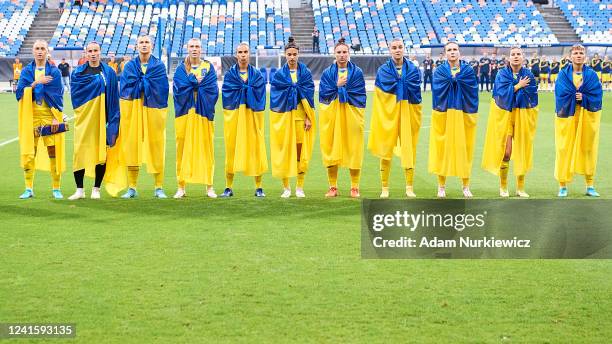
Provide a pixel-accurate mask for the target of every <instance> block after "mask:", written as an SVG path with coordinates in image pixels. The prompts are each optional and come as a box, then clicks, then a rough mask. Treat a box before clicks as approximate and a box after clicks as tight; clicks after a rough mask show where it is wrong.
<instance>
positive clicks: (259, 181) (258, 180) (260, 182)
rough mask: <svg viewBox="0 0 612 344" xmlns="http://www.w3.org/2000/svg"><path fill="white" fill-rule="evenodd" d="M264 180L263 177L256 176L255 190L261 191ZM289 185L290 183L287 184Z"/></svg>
mask: <svg viewBox="0 0 612 344" xmlns="http://www.w3.org/2000/svg"><path fill="white" fill-rule="evenodd" d="M262 179H263V177H262V176H256V177H255V188H257V189H261V184H262ZM287 184H289V183H288V182H287Z"/></svg>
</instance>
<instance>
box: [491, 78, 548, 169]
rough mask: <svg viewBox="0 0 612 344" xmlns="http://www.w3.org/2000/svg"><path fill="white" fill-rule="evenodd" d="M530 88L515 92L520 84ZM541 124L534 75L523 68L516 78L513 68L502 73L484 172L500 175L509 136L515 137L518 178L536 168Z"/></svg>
mask: <svg viewBox="0 0 612 344" xmlns="http://www.w3.org/2000/svg"><path fill="white" fill-rule="evenodd" d="M524 77H529V85H527V86H526V87H523V88H521V89H519V90H518V91H516V92H514V86H515V85H516V84H518V82H519V80H521V79H522V78H524ZM537 121H538V85H537V83H536V81H535V78H534V76H533V73H531V71H530V70H529V69H527V68H521V69H520V71H519V72H518V75H517V76H516V77H515V76H514V74H513V72H512V68H510V67H506V68H503V69H500V70H499V72H498V73H497V77H496V78H495V84H494V85H493V97H492V99H491V107H490V111H489V119H488V123H487V134H486V137H485V146H484V151H483V156H482V168H484V169H485V170H487V171H489V172H491V173H493V174H495V175H499V168H500V167H501V163H502V160H503V158H504V153H505V151H506V141H507V137H508V136H512V156H511V159H512V160H513V161H514V174H515V175H517V176H523V175H525V174H527V171H529V170H530V169H531V166H532V164H533V140H534V138H535V130H536V124H537Z"/></svg>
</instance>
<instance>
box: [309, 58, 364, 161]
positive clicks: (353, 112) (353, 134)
mask: <svg viewBox="0 0 612 344" xmlns="http://www.w3.org/2000/svg"><path fill="white" fill-rule="evenodd" d="M346 73H347V82H346V85H344V86H342V87H338V86H337V84H338V65H336V63H333V64H332V65H331V66H329V67H328V68H327V69H325V70H324V71H323V75H322V76H321V81H320V83H319V103H320V109H321V110H320V112H319V123H320V129H319V134H320V136H321V153H322V156H323V164H324V165H325V166H334V165H339V166H340V167H348V168H349V169H361V163H362V161H363V126H364V113H365V106H366V98H367V96H366V89H365V79H364V77H363V72H362V71H361V68H359V67H357V65H355V64H354V63H352V62H350V61H349V62H348V66H347V72H346Z"/></svg>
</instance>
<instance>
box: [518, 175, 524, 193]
mask: <svg viewBox="0 0 612 344" xmlns="http://www.w3.org/2000/svg"><path fill="white" fill-rule="evenodd" d="M516 189H517V190H521V191H523V190H525V175H522V176H517V177H516Z"/></svg>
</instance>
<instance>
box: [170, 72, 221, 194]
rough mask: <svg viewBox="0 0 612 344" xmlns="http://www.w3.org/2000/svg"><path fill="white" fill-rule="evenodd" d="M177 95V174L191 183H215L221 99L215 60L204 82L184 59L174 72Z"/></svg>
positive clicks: (175, 111)
mask: <svg viewBox="0 0 612 344" xmlns="http://www.w3.org/2000/svg"><path fill="white" fill-rule="evenodd" d="M205 62H207V61H205ZM173 98H174V117H175V136H176V154H177V161H176V163H177V166H176V172H177V178H178V179H179V180H180V181H185V182H187V183H198V184H205V185H212V184H213V176H214V169H215V150H214V148H215V147H214V141H213V140H214V136H215V127H214V122H213V120H214V118H215V104H217V100H218V99H219V86H218V85H217V73H216V72H215V69H214V67H213V65H212V63H209V62H208V70H207V71H206V74H204V76H203V78H202V80H201V81H200V82H198V80H197V79H196V77H195V75H193V74H191V73H190V72H189V71H187V69H186V67H185V64H184V63H181V64H180V65H179V66H178V68H177V69H176V71H175V72H174V78H173Z"/></svg>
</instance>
